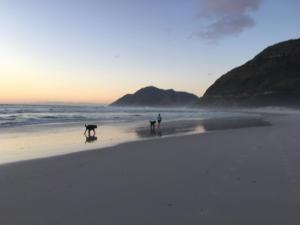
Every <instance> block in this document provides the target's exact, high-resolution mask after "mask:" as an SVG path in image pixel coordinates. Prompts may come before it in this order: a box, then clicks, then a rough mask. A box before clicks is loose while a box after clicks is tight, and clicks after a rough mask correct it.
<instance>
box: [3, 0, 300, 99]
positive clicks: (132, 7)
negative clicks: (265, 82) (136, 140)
mask: <svg viewBox="0 0 300 225" xmlns="http://www.w3.org/2000/svg"><path fill="white" fill-rule="evenodd" d="M299 12H300V1H298V0H98V1H97V0H19V1H17V0H0V103H15V102H25V103H28V102H49V101H50V102H53V101H55V102H94V103H109V102H111V101H113V100H115V99H116V98H118V97H120V96H121V95H124V94H126V93H132V92H134V91H136V90H137V89H139V88H141V87H145V86H148V85H154V86H157V87H160V88H164V89H168V88H173V89H175V90H180V91H188V92H192V93H195V94H197V95H198V96H201V95H202V94H203V93H204V91H205V90H206V88H208V87H209V85H211V84H212V83H213V82H214V81H215V80H216V79H217V78H218V77H220V76H221V75H222V74H224V73H225V72H227V71H228V70H230V69H232V68H233V67H236V66H238V65H241V64H243V63H245V62H246V61H247V60H250V59H251V58H252V57H254V56H255V55H256V54H257V53H258V52H260V51H261V50H263V49H264V48H265V47H267V46H269V45H271V44H274V43H277V42H280V41H284V40H287V39H293V38H299V37H300V13H299Z"/></svg>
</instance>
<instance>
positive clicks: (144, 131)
mask: <svg viewBox="0 0 300 225" xmlns="http://www.w3.org/2000/svg"><path fill="white" fill-rule="evenodd" d="M268 125H270V123H269V122H267V121H265V120H263V118H261V117H245V118H242V117H232V118H218V119H207V120H186V121H170V122H165V123H164V124H163V126H162V127H161V128H154V129H152V128H150V129H149V127H147V126H145V127H137V128H136V129H135V133H136V134H137V136H138V137H139V138H150V137H155V136H168V135H176V134H182V133H188V134H191V133H203V132H206V131H214V130H227V129H238V128H245V127H257V126H268Z"/></svg>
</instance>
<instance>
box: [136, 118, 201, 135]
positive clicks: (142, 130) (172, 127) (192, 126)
mask: <svg viewBox="0 0 300 225" xmlns="http://www.w3.org/2000/svg"><path fill="white" fill-rule="evenodd" d="M201 131H202V132H203V130H202V127H201V124H200V122H199V121H192V120H191V121H179V122H176V121H171V122H165V123H164V124H163V126H161V127H160V128H154V129H151V128H150V129H149V127H148V126H147V127H146V126H145V127H137V128H136V129H135V133H136V134H137V136H138V137H139V138H149V137H155V136H157V137H162V136H168V135H175V134H180V133H193V132H199V133H201Z"/></svg>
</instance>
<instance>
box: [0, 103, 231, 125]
mask: <svg viewBox="0 0 300 225" xmlns="http://www.w3.org/2000/svg"><path fill="white" fill-rule="evenodd" d="M158 113H161V114H162V116H163V119H164V120H177V119H206V118H214V117H226V116H232V113H228V112H227V113H224V112H217V111H215V112H213V111H206V110H201V109H189V108H150V107H144V108H143V107H139V108H121V107H109V106H94V105H93V106H69V105H59V106H55V105H50V106H48V105H0V128H1V127H7V126H23V125H35V124H51V123H89V122H97V123H120V122H133V121H148V120H149V119H154V118H156V116H157V114H158Z"/></svg>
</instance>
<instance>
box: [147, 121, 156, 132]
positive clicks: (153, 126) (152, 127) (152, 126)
mask: <svg viewBox="0 0 300 225" xmlns="http://www.w3.org/2000/svg"><path fill="white" fill-rule="evenodd" d="M149 122H150V129H151V130H154V129H155V124H156V121H155V120H150V121H149Z"/></svg>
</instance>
